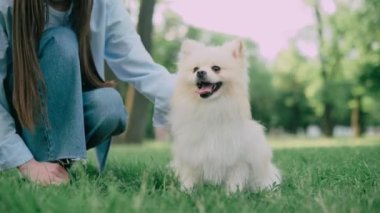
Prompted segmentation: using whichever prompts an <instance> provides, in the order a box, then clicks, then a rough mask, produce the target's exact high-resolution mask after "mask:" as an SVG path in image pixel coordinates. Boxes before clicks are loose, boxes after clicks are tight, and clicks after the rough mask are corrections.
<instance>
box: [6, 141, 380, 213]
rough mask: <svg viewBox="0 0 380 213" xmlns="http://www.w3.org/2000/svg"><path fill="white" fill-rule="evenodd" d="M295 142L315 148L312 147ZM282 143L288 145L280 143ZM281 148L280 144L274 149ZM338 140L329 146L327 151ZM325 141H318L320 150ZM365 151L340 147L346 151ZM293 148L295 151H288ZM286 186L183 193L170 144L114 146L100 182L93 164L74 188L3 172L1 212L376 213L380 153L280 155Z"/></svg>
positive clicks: (75, 178) (77, 172)
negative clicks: (257, 190)
mask: <svg viewBox="0 0 380 213" xmlns="http://www.w3.org/2000/svg"><path fill="white" fill-rule="evenodd" d="M292 141H293V142H300V143H302V144H311V143H310V141H306V142H305V141H299V140H294V139H292ZM277 142H278V144H282V145H283V144H284V143H283V141H282V139H279V141H277ZM277 142H276V143H277ZM337 142H339V141H328V142H327V145H328V144H330V145H333V144H336V143H337ZM319 143H323V146H325V145H326V143H325V142H323V141H313V143H312V144H314V146H318V145H316V144H319ZM356 143H357V144H367V142H366V141H365V140H362V141H358V142H349V141H343V142H342V143H341V144H356ZM290 145H291V144H290ZM274 156H275V162H276V164H277V165H278V166H279V168H280V169H281V171H282V174H283V183H282V185H281V186H280V187H279V188H278V189H276V190H275V191H270V192H260V193H250V192H240V193H237V194H235V195H232V196H227V195H226V193H225V191H224V190H223V189H222V188H221V187H218V186H213V185H207V184H206V185H204V186H200V187H198V188H197V190H195V191H194V192H193V193H192V194H190V195H189V194H186V193H183V192H181V191H180V187H179V183H178V181H177V179H176V178H175V177H174V175H173V173H172V172H171V171H170V170H169V167H168V164H169V161H170V154H169V147H168V146H167V145H166V144H157V143H154V144H153V143H151V144H145V145H144V146H113V147H112V149H111V153H110V161H109V167H108V169H107V170H106V171H105V173H104V174H103V175H101V176H98V174H97V173H96V171H95V168H94V166H93V165H94V164H93V163H94V161H93V158H91V161H90V162H91V164H90V165H89V166H88V167H87V168H81V167H76V168H74V169H73V171H72V172H71V175H72V182H71V183H70V184H68V185H64V186H51V187H41V186H37V185H34V184H31V183H29V182H28V181H25V180H23V179H21V178H20V176H19V175H18V174H17V172H16V171H8V172H5V173H4V172H2V173H0V212H7V213H13V212H31V213H32V212H42V213H43V212H57V213H60V212H62V213H63V212H379V211H380V183H379V176H380V171H379V169H378V159H379V158H380V146H379V141H378V140H377V141H376V143H375V144H373V145H372V146H370V147H365V146H359V147H336V148H329V149H327V148H317V147H315V148H298V149H289V147H287V148H286V149H275V151H274Z"/></svg>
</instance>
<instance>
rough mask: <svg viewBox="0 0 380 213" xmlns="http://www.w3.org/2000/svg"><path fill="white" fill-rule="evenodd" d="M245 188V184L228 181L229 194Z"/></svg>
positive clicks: (227, 189)
mask: <svg viewBox="0 0 380 213" xmlns="http://www.w3.org/2000/svg"><path fill="white" fill-rule="evenodd" d="M243 190H244V184H236V183H227V186H226V191H227V195H232V194H235V193H237V192H241V191H243Z"/></svg>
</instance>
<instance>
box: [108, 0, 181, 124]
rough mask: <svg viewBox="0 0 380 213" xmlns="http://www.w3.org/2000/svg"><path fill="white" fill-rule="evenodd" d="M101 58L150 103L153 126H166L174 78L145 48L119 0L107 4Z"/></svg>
mask: <svg viewBox="0 0 380 213" xmlns="http://www.w3.org/2000/svg"><path fill="white" fill-rule="evenodd" d="M105 57H106V60H107V63H108V65H109V66H110V68H111V69H112V71H113V72H114V73H115V75H116V77H117V78H118V79H120V80H122V81H125V82H128V83H131V84H132V85H133V86H134V87H135V88H136V89H137V90H138V91H139V92H141V93H142V94H143V95H144V96H146V97H147V98H148V99H149V100H150V101H152V102H153V103H154V105H155V115H154V119H153V121H154V125H155V126H156V127H159V126H164V125H166V124H167V121H166V115H167V113H168V111H169V102H170V98H171V95H172V92H173V89H174V84H175V77H174V75H173V74H170V73H169V72H168V71H167V70H166V69H165V68H164V67H162V66H161V65H159V64H156V63H155V62H154V61H153V59H152V58H151V56H150V55H149V53H148V52H147V51H146V50H145V48H144V46H143V44H142V42H141V39H140V36H139V35H138V34H137V32H136V30H135V27H134V25H133V23H132V21H131V19H130V17H129V15H128V14H127V11H126V9H125V7H124V5H123V3H122V1H121V0H109V1H108V3H107V23H106V44H105Z"/></svg>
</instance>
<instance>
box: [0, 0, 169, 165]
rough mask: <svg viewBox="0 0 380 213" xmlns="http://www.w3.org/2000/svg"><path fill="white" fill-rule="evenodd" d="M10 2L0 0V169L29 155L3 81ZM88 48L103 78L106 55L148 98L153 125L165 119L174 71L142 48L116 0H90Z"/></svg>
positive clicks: (117, 71)
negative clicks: (150, 103)
mask: <svg viewBox="0 0 380 213" xmlns="http://www.w3.org/2000/svg"><path fill="white" fill-rule="evenodd" d="M12 7H13V0H1V1H0V171H2V170H5V169H9V168H14V167H17V166H19V165H21V164H23V163H25V162H27V161H28V160H31V159H32V158H33V156H32V154H31V152H30V151H29V149H28V148H27V146H26V145H25V143H24V141H23V140H22V138H21V137H20V136H19V135H18V134H17V133H16V130H15V120H14V118H13V117H12V116H11V114H10V113H9V103H8V102H7V100H6V97H5V91H4V85H3V82H4V79H5V78H6V75H7V67H8V66H9V64H10V63H11V51H10V49H11V42H10V40H11V38H12V13H13V12H12V10H13V9H12ZM91 48H92V54H93V58H94V61H95V65H96V68H97V71H98V72H99V75H100V76H102V77H103V78H104V63H105V61H107V63H108V65H109V66H110V68H111V70H112V71H113V73H114V74H115V75H116V77H117V78H118V79H119V80H120V81H124V82H128V83H130V84H132V85H133V86H134V87H135V88H136V89H137V90H138V91H140V92H141V93H142V94H144V95H145V96H146V97H147V98H148V99H149V100H150V101H152V102H153V103H154V105H155V113H154V118H153V123H154V125H155V126H156V127H158V126H163V125H166V122H167V121H166V115H167V113H168V111H169V100H170V97H171V95H172V92H173V88H174V81H175V78H174V75H172V74H170V73H169V72H168V71H167V70H166V69H165V68H164V67H162V66H160V65H158V64H156V63H155V62H154V61H153V60H152V58H151V56H150V55H149V53H148V52H147V51H146V50H145V48H144V46H143V44H142V42H141V39H140V37H139V35H138V34H137V32H136V30H135V27H134V25H133V23H132V21H131V19H130V17H129V15H128V13H127V11H126V9H125V7H124V4H123V2H122V0H94V5H93V11H92V17H91Z"/></svg>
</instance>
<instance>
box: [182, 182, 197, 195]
mask: <svg viewBox="0 0 380 213" xmlns="http://www.w3.org/2000/svg"><path fill="white" fill-rule="evenodd" d="M194 185H195V183H189V182H185V183H181V191H182V192H185V193H187V194H191V193H192V192H193V189H194Z"/></svg>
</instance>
